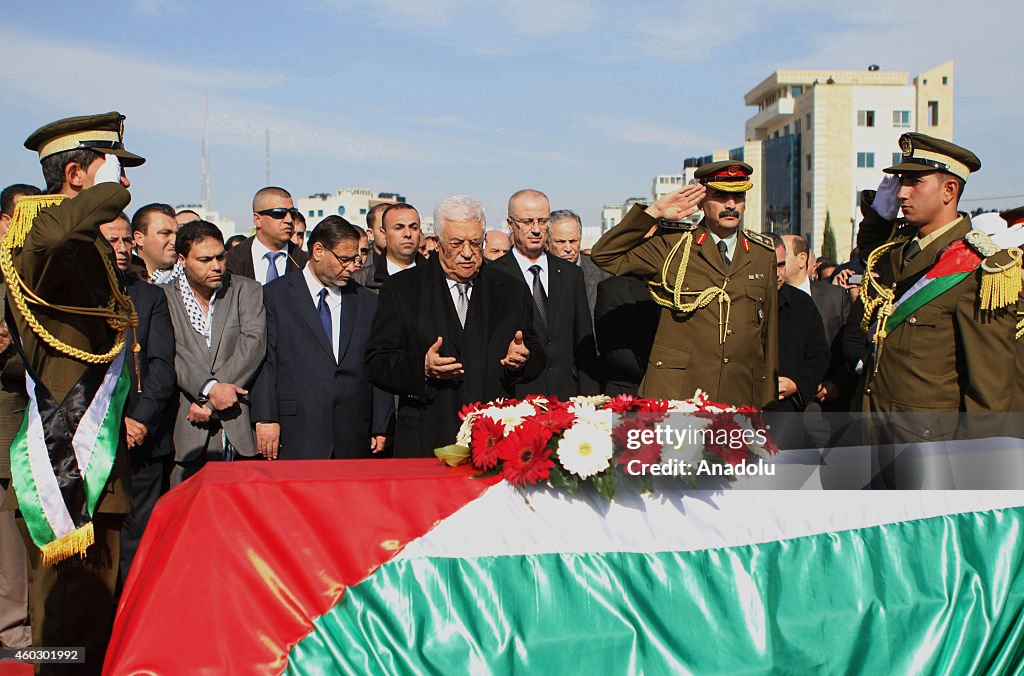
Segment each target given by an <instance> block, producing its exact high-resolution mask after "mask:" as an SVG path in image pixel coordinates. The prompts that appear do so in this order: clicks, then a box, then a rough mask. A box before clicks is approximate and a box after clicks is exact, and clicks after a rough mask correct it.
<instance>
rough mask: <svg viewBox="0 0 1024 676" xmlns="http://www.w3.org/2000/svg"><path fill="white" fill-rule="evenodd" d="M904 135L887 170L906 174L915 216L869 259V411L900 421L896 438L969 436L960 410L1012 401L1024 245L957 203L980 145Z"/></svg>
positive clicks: (903, 196)
mask: <svg viewBox="0 0 1024 676" xmlns="http://www.w3.org/2000/svg"><path fill="white" fill-rule="evenodd" d="M899 143H900V149H901V150H902V152H903V157H902V158H901V160H900V162H899V163H898V164H896V165H895V166H892V167H889V168H888V169H886V170H885V172H886V173H888V174H895V175H896V176H898V177H899V188H898V191H897V192H896V193H895V196H896V199H897V200H898V203H899V207H900V208H901V209H902V211H903V217H904V219H905V223H903V224H901V225H900V226H899V227H897V228H896V229H895V230H894V231H893V233H892V236H891V237H890V238H889V240H888V241H887V242H885V243H884V244H882V245H881V246H879V247H877V248H876V249H875V250H874V251H873V252H872V253H871V255H870V256H869V257H868V263H867V271H866V273H865V275H864V283H863V285H862V287H861V300H860V301H858V305H859V306H860V307H858V308H857V309H856V310H857V311H860V312H862V313H863V314H862V320H861V326H862V328H863V329H864V330H865V331H867V334H868V339H869V341H870V344H871V355H870V357H869V359H868V363H867V364H866V367H865V389H864V398H863V404H864V410H865V411H870V412H872V413H876V414H881V415H882V416H883V417H884V418H885V419H887V420H889V421H890V422H892V423H893V424H892V425H886V427H887V428H889V429H891V430H893V431H894V434H895V436H893V438H892V439H891V441H898V442H913V441H935V440H942V439H949V438H953V437H954V436H967V435H968V434H970V432H969V428H968V427H964V426H963V425H962V423H963V419H962V418H959V417H958V416H957V415H955V414H956V413H957V412H965V413H969V414H980V413H991V412H1006V411H1009V410H1011V404H1012V402H1013V398H1014V387H1015V385H1014V367H1013V365H1014V362H1015V344H1014V334H1015V324H1016V312H1017V305H1018V295H1019V293H1020V289H1021V250H1020V249H1019V248H1016V247H1014V248H1009V249H1002V248H1000V247H999V246H998V245H996V244H994V243H993V242H992V240H991V238H989V236H988V235H985V234H984V233H982V232H980V231H977V230H974V229H972V227H971V219H970V217H969V216H967V215H966V214H963V213H959V212H958V211H957V206H958V203H959V201H960V197H961V195H962V194H963V190H964V186H965V185H966V183H967V178H968V176H969V175H970V174H971V173H973V172H975V171H978V170H979V169H980V168H981V162H980V161H979V160H978V158H977V157H976V156H975V155H974V153H972V152H971V151H969V150H967V149H966V148H961V147H960V146H958V145H955V144H953V143H951V142H949V141H945V140H943V139H938V138H933V137H930V136H926V135H924V134H919V133H908V134H904V135H903V136H901V137H900V141H899ZM904 413H910V414H912V415H907V416H903V415H901V414H904ZM944 413H945V415H943V414H944ZM980 419H981V417H980V416H973V417H968V418H967V419H966V420H967V422H968V423H971V422H972V420H973V421H977V420H980ZM982 433H983V434H984V432H982Z"/></svg>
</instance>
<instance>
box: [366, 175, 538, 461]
mask: <svg viewBox="0 0 1024 676" xmlns="http://www.w3.org/2000/svg"><path fill="white" fill-rule="evenodd" d="M485 223H486V215H485V213H484V207H483V204H481V203H480V202H479V201H478V200H475V199H473V198H471V197H466V196H465V195H456V196H454V197H449V198H447V199H445V200H443V201H442V202H441V203H440V204H438V206H437V208H436V209H434V227H435V229H436V231H437V233H438V241H439V247H440V248H439V249H438V253H437V255H436V256H432V257H431V259H430V260H429V261H427V264H426V265H417V266H415V267H413V268H410V269H409V270H405V271H403V272H400V273H398V274H397V275H394V276H393V277H390V278H389V279H388V280H387V282H386V283H385V284H384V286H383V287H382V288H381V292H380V306H379V307H378V308H377V315H376V316H375V317H374V320H373V329H372V335H373V340H372V342H371V344H370V347H369V348H368V349H367V353H366V366H367V370H368V371H369V375H370V381H371V382H373V384H375V385H377V386H378V387H381V388H383V389H385V390H388V391H389V392H393V393H395V394H399V395H401V399H400V400H399V405H398V419H397V422H396V425H395V456H396V457H431V456H432V454H433V451H434V449H435V448H440V447H442V446H447V445H449V444H452V443H454V441H455V435H456V433H457V432H458V429H459V424H460V423H459V418H458V411H459V409H461V408H462V406H463V405H465V404H469V403H473V402H479V401H484V402H486V401H490V400H492V399H496V398H498V397H510V396H512V395H513V392H514V385H515V382H516V381H517V380H519V379H527V378H530V377H532V376H534V375H535V374H536V373H538V372H540V371H541V370H542V369H543V367H544V352H543V349H542V348H541V346H540V344H539V342H538V340H537V336H536V334H535V333H534V330H533V307H532V302H531V298H530V295H529V292H528V291H527V289H526V288H525V287H524V286H523V285H522V284H521V283H520V282H519V281H518V280H515V279H513V278H512V277H511V276H509V275H506V274H505V273H503V272H501V271H499V270H496V269H494V266H493V265H487V266H482V264H483V241H484V225H485Z"/></svg>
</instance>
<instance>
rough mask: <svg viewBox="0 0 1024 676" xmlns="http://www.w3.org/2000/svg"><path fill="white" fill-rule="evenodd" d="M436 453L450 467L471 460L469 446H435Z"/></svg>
mask: <svg viewBox="0 0 1024 676" xmlns="http://www.w3.org/2000/svg"><path fill="white" fill-rule="evenodd" d="M434 455H436V456H437V459H438V460H440V461H441V462H443V463H445V464H446V465H448V466H449V467H458V466H459V465H464V464H466V463H467V462H469V448H468V447H467V446H459V445H458V444H452V445H451V446H443V447H441V448H435V449H434Z"/></svg>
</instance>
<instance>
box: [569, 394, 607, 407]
mask: <svg viewBox="0 0 1024 676" xmlns="http://www.w3.org/2000/svg"><path fill="white" fill-rule="evenodd" d="M611 400H612V398H611V397H609V396H608V395H607V394H595V395H593V396H589V397H586V396H583V395H582V394H581V395H579V396H576V397H569V403H570V404H572V405H575V404H581V403H582V404H590V405H591V406H593V407H594V408H597V407H598V406H604V405H605V404H607V403H608V402H609V401H611ZM569 408H572V406H569Z"/></svg>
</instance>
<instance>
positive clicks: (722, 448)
mask: <svg viewBox="0 0 1024 676" xmlns="http://www.w3.org/2000/svg"><path fill="white" fill-rule="evenodd" d="M710 429H711V431H712V434H711V435H710V437H711V438H710V440H709V442H708V443H706V444H705V445H704V450H705V451H710V452H711V453H714V454H715V455H717V456H718V457H720V458H722V459H723V460H725V461H726V462H727V463H729V464H730V465H738V464H740V463H741V462H743V461H744V460H746V459H747V455H748V453H749V451H748V450H747V445H746V444H745V443H744V442H743V428H742V427H740V424H739V423H738V422H736V418H735V417H734V414H733V413H719V414H718V415H716V416H715V417H714V418H712V420H711V426H710Z"/></svg>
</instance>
